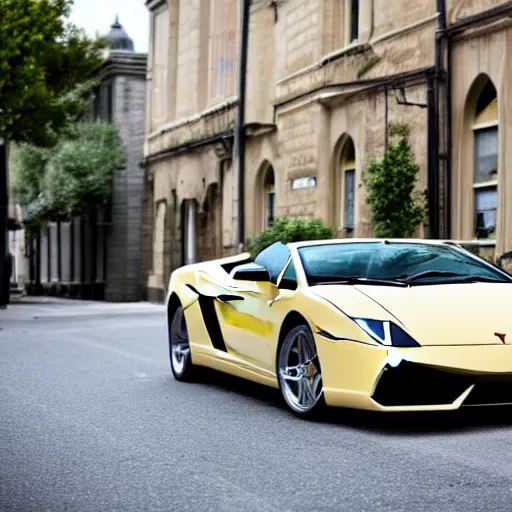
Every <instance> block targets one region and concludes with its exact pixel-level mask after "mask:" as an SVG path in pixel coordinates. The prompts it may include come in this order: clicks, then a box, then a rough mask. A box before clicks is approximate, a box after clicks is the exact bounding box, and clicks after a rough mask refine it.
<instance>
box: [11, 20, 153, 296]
mask: <svg viewBox="0 0 512 512" xmlns="http://www.w3.org/2000/svg"><path fill="white" fill-rule="evenodd" d="M107 39H108V40H109V43H110V48H109V50H108V52H107V55H106V56H105V57H106V58H105V60H104V62H103V64H102V66H101V67H100V69H99V70H98V74H97V79H98V85H97V87H96V89H95V91H94V95H93V101H92V102H91V105H90V113H89V116H88V119H87V121H88V122H91V123H94V122H98V121H100V122H107V123H113V124H115V125H116V126H117V128H118V131H119V135H120V138H121V140H122V142H123V145H124V146H125V148H126V156H127V158H126V164H125V166H124V167H123V168H122V169H120V170H118V171H117V172H116V174H115V178H114V187H113V198H112V205H111V207H110V208H109V210H108V211H103V210H102V211H99V210H97V209H96V208H92V209H91V211H90V212H89V213H88V214H84V215H82V216H76V217H73V218H71V219H70V220H67V221H56V222H49V223H48V224H47V225H46V226H44V227H43V228H42V229H41V230H40V231H38V232H37V233H31V235H30V238H29V240H28V244H27V248H26V251H25V252H26V255H27V257H28V259H29V265H28V268H29V269H30V275H29V277H30V285H29V291H30V292H32V293H42V292H43V293H49V294H56V295H61V296H69V297H73V298H83V299H95V300H107V301H115V302H130V301H139V300H141V299H142V298H143V297H144V294H145V286H144V288H141V244H142V192H143V189H144V170H143V168H142V167H141V165H140V164H141V161H142V157H143V146H144V116H145V114H144V112H145V103H146V101H145V100H146V68H147V55H146V54H141V53H136V52H135V51H134V44H133V41H132V39H131V38H130V37H129V36H128V35H127V34H126V32H125V31H124V29H123V27H122V26H121V24H120V23H119V20H116V22H115V23H114V24H113V25H112V27H111V31H110V33H109V34H108V35H107ZM18 240H19V239H18Z"/></svg>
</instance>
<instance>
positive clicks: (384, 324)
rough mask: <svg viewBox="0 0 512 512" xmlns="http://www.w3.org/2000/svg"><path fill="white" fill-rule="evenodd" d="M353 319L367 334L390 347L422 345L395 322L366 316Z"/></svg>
mask: <svg viewBox="0 0 512 512" xmlns="http://www.w3.org/2000/svg"><path fill="white" fill-rule="evenodd" d="M353 320H354V322H355V323H356V324H357V325H358V326H359V327H361V329H363V331H364V332H366V334H368V335H369V336H370V337H371V338H373V339H374V340H375V341H377V342H378V343H380V344H382V345H387V346H388V347H419V346H420V344H419V343H418V342H417V341H416V340H415V339H413V338H412V337H411V336H409V335H408V334H407V333H406V332H405V331H404V330H403V329H402V328H401V327H399V326H398V325H396V324H394V323H393V322H390V321H382V320H368V319H366V318H354V319H353Z"/></svg>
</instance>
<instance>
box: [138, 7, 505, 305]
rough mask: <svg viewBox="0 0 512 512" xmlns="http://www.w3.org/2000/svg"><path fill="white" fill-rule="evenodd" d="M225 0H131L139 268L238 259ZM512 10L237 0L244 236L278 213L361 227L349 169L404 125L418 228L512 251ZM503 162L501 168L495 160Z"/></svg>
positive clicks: (366, 231) (233, 81)
mask: <svg viewBox="0 0 512 512" xmlns="http://www.w3.org/2000/svg"><path fill="white" fill-rule="evenodd" d="M240 3H241V2H240V1H239V0H238V1H237V0H187V1H184V0H147V2H146V4H147V7H148V9H149V10H150V13H151V19H152V24H151V41H152V44H151V49H150V56H149V61H148V74H147V81H148V95H147V119H146V140H145V149H144V152H145V167H146V180H145V194H144V220H143V230H144V232H143V250H144V252H143V274H144V276H147V287H148V296H149V298H150V299H152V300H162V298H163V297H164V293H165V288H166V285H167V282H168V278H169V275H170V272H171V271H172V269H173V268H175V267H177V266H179V265H181V264H184V263H189V262H193V261H201V260H204V259H209V258H213V257H218V256H221V255H223V254H228V253H230V252H233V251H237V250H238V249H237V236H236V235H237V229H236V226H237V219H238V207H237V206H238V202H237V193H236V191H237V187H236V176H235V174H236V173H235V171H236V167H235V166H234V165H233V161H234V158H233V137H234V126H235V122H236V112H237V68H238V47H239V40H240V27H239V21H238V20H239V18H240ZM511 13H512V3H511V2H508V1H503V0H446V1H445V0H437V1H436V0H396V1H392V2H391V1H390V0H278V1H266V0H253V1H252V2H251V10H250V29H249V50H248V74H247V99H246V109H247V112H246V124H245V133H246V137H247V139H246V158H245V201H244V203H245V206H244V216H245V234H246V236H249V237H250V236H253V235H256V234H258V233H259V232H260V231H261V230H262V229H264V228H265V227H267V226H268V225H269V224H271V223H272V222H273V219H274V218H275V217H276V216H282V215H287V216H301V217H310V218H311V217H319V218H321V219H323V220H324V221H325V222H327V223H329V224H330V225H332V226H333V227H335V228H336V230H337V232H338V235H339V236H340V237H346V236H357V237H365V236H372V227H371V217H370V212H369V209H368V207H367V205H366V200H365V189H364V186H363V179H362V177H363V172H364V170H365V168H366V167H367V165H368V163H369V162H370V161H371V160H372V159H374V158H378V157H380V156H382V155H383V152H384V150H385V147H386V144H387V142H388V140H389V132H388V127H389V125H390V123H396V122H399V123H405V124H407V125H408V126H409V129H410V142H411V145H412V148H413V151H414V154H415V158H416V162H417V163H418V164H419V165H420V168H421V176H420V183H419V184H418V186H419V188H420V189H428V193H429V206H430V214H429V217H428V219H427V220H426V222H425V225H423V226H422V227H421V228H420V229H419V231H418V235H419V236H430V237H441V238H453V239H466V240H467V239H473V238H475V237H478V238H480V239H481V242H480V243H479V244H480V245H481V246H482V247H487V249H486V250H487V251H488V253H490V254H491V255H492V256H493V257H494V256H495V257H497V258H500V257H501V256H503V255H506V254H507V253H508V252H509V251H511V250H512V206H511V205H508V206H507V205H506V203H505V197H506V195H507V194H510V193H511V192H512V190H511V187H512V179H510V176H509V177H507V167H510V164H508V162H511V161H512V146H511V145H508V146H507V144H506V137H507V129H508V128H509V125H510V121H509V120H510V119H512V111H511V109H512V103H511V98H510V96H511V95H512V83H511V79H512V77H511V71H510V70H511V69H512V45H511V44H510V38H511V37H512V27H511V23H512V22H511V21H510V14H511ZM507 164H508V165H507Z"/></svg>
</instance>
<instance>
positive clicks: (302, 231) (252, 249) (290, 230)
mask: <svg viewBox="0 0 512 512" xmlns="http://www.w3.org/2000/svg"><path fill="white" fill-rule="evenodd" d="M329 238H334V231H333V229H332V228H330V227H329V226H326V225H325V224H324V223H323V222H322V221H321V220H319V219H311V220H309V221H308V220H303V219H293V220H291V219H288V218H287V217H280V218H278V219H276V221H275V222H274V224H273V225H272V226H271V227H270V228H268V229H265V230H264V231H263V232H262V233H260V235H259V236H257V237H255V238H252V239H251V238H249V239H247V240H246V241H245V244H244V250H245V251H247V252H249V253H250V254H251V256H252V257H253V258H255V257H256V256H257V255H258V254H259V253H260V252H261V251H262V250H263V249H266V248H267V247H269V246H270V245H272V244H273V243H275V242H282V243H283V244H287V243H290V242H301V241H304V240H325V239H329Z"/></svg>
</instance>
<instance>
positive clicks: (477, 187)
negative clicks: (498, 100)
mask: <svg viewBox="0 0 512 512" xmlns="http://www.w3.org/2000/svg"><path fill="white" fill-rule="evenodd" d="M492 128H496V146H497V152H498V154H497V160H498V163H499V136H500V129H499V121H497V120H496V121H490V122H487V123H478V124H474V125H473V126H472V132H473V147H474V165H473V184H472V189H473V234H474V236H475V238H477V239H478V240H486V241H495V240H496V238H497V236H496V235H497V228H498V206H499V204H498V203H499V197H498V194H499V188H498V178H496V179H495V180H488V181H484V182H477V181H476V177H477V165H478V161H477V158H476V152H477V135H478V132H481V131H484V130H489V129H492ZM497 172H498V166H497V168H496V173H497ZM485 189H488V190H493V191H495V193H496V221H495V226H494V231H493V233H492V235H493V236H487V237H485V238H484V237H479V236H478V213H479V212H478V211H477V194H478V192H479V191H481V190H485Z"/></svg>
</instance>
